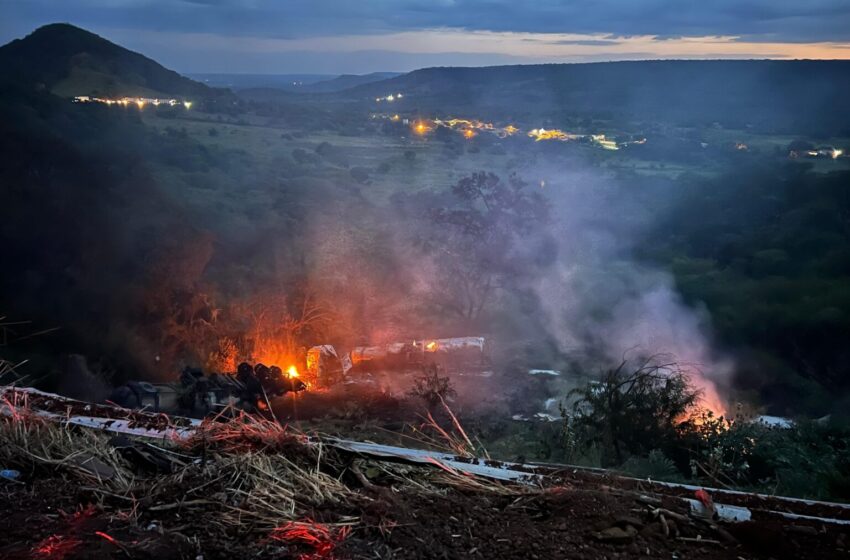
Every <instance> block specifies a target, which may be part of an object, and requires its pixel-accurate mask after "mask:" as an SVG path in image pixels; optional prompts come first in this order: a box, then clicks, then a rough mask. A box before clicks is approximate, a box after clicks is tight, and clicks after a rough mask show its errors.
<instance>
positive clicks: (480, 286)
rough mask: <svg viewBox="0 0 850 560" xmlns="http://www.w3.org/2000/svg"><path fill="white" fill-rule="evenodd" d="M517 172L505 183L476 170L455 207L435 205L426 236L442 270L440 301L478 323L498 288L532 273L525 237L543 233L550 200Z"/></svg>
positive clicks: (455, 192) (459, 187)
mask: <svg viewBox="0 0 850 560" xmlns="http://www.w3.org/2000/svg"><path fill="white" fill-rule="evenodd" d="M527 187H528V185H527V184H526V183H525V182H524V181H522V180H521V179H520V178H519V177H517V176H516V175H511V176H510V177H509V179H508V180H507V181H502V180H501V179H500V178H499V177H498V176H497V175H495V174H493V173H487V172H480V173H473V174H472V175H470V176H469V177H465V178H463V179H461V180H460V181H458V182H457V184H455V185H454V186H453V187H452V188H451V191H450V194H451V200H452V203H453V204H452V205H451V206H443V207H438V208H435V209H433V210H432V211H431V212H430V221H431V224H432V225H435V226H437V227H435V228H430V230H429V231H428V236H427V238H425V239H423V240H422V243H423V246H424V247H425V249H426V250H427V251H428V252H429V253H430V254H431V255H432V256H433V258H434V260H435V264H436V265H437V270H438V281H437V282H438V285H437V287H436V292H437V297H436V298H435V299H436V302H437V303H438V304H439V305H440V306H441V307H442V308H443V309H444V310H446V311H448V312H449V313H451V314H453V315H455V316H456V317H458V318H461V319H464V320H469V321H475V320H477V319H478V318H479V317H480V316H481V313H482V311H483V310H484V309H485V307H486V305H487V304H488V303H489V302H490V301H491V300H492V299H493V297H494V295H495V294H496V292H497V291H498V290H500V289H505V288H508V287H509V285H510V283H511V282H512V281H515V280H517V279H519V278H521V277H523V276H524V275H527V274H529V273H531V272H532V271H533V268H534V258H533V256H532V255H533V253H534V251H529V250H528V249H529V244H523V243H522V241H523V240H527V239H529V238H531V237H532V236H533V235H534V234H536V233H540V231H541V227H542V225H543V224H545V222H546V220H547V218H548V215H549V206H548V203H547V201H546V200H545V199H544V198H543V197H542V196H541V195H540V194H539V193H535V192H531V191H530V190H529V189H528V188H527Z"/></svg>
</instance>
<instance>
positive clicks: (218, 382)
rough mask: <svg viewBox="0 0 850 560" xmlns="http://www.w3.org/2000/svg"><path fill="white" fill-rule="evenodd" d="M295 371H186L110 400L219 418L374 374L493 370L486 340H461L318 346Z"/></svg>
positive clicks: (124, 389)
mask: <svg viewBox="0 0 850 560" xmlns="http://www.w3.org/2000/svg"><path fill="white" fill-rule="evenodd" d="M299 361H300V362H301V363H302V364H303V365H304V366H305V368H304V375H303V376H302V375H301V373H300V372H299V369H298V367H297V366H296V365H290V366H289V367H288V368H287V369H286V370H285V371H284V370H283V369H281V367H279V366H277V365H272V366H267V365H265V364H262V363H257V364H255V365H254V366H251V364H249V363H247V362H242V363H241V364H239V366H238V367H237V370H236V372H235V373H205V372H204V371H203V370H201V369H198V368H191V367H186V368H185V369H184V370H183V371H182V373H181V374H180V378H179V380H178V381H175V382H166V383H151V382H147V381H130V382H129V383H126V384H125V385H122V386H120V387H118V388H116V389H115V390H114V391H113V392H112V395H111V396H110V398H109V400H110V402H112V403H115V404H117V405H119V406H121V407H125V408H137V409H142V408H143V409H146V410H151V411H154V412H170V413H178V412H179V413H182V414H187V415H190V416H197V415H201V416H204V415H206V414H210V413H214V412H217V411H221V410H222V409H225V408H227V407H238V408H240V409H242V410H246V411H249V412H255V411H257V410H264V409H266V408H268V406H269V400H270V399H272V398H275V397H280V396H283V395H285V394H286V393H298V392H300V391H305V390H307V389H310V388H319V389H324V388H329V387H332V386H334V385H337V384H339V383H348V382H358V381H362V380H367V379H369V378H370V377H371V376H372V375H373V374H379V373H381V372H393V373H395V374H401V373H411V372H419V371H421V370H422V368H423V367H425V366H438V367H439V368H441V369H442V370H443V371H446V372H448V373H455V372H461V371H483V370H485V369H486V368H488V367H489V359H488V357H487V354H486V352H485V341H484V338H483V337H459V338H442V339H428V340H413V341H410V342H395V343H390V344H385V345H378V346H358V347H356V348H354V349H353V350H351V351H350V352H347V353H342V354H340V353H338V352H337V350H336V348H334V346H332V345H330V344H322V345H318V346H313V347H312V348H310V349H309V350H307V352H306V355H305V356H303V357H302V358H301V359H300V360H299Z"/></svg>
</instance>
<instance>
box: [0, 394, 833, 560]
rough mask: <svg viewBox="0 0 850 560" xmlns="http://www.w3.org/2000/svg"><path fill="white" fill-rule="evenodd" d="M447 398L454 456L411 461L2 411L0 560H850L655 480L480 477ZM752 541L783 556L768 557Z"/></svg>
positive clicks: (214, 426)
mask: <svg viewBox="0 0 850 560" xmlns="http://www.w3.org/2000/svg"><path fill="white" fill-rule="evenodd" d="M28 402H29V404H30V405H32V402H33V401H28ZM441 404H442V405H443V407H444V408H445V411H444V412H445V415H446V417H447V418H448V421H447V422H441V423H438V422H437V421H436V420H435V419H434V417H433V416H432V417H429V418H428V420H427V421H426V422H425V423H423V426H422V428H421V429H422V430H424V431H425V432H424V433H427V434H430V436H433V443H434V444H435V445H438V444H440V443H441V441H442V446H444V447H445V448H448V449H450V450H452V451H453V452H454V454H451V455H449V457H454V459H455V460H454V461H447V460H445V455H440V454H439V453H438V452H435V455H433V456H429V459H430V462H425V463H418V464H413V463H411V462H404V461H402V460H400V459H401V456H397V457H393V456H391V455H390V456H387V455H380V456H376V455H368V454H360V453H358V452H356V451H353V450H350V449H349V450H346V449H345V447H344V446H340V445H339V442H337V443H333V441H334V440H329V439H327V438H322V437H319V436H317V435H308V434H305V433H302V432H299V431H297V430H294V429H292V428H291V427H288V426H282V425H280V424H278V423H277V422H275V421H273V420H269V419H264V418H260V417H257V416H251V415H247V414H238V415H237V414H234V415H232V416H230V417H228V418H227V419H226V420H225V418H224V417H221V418H216V419H210V420H207V421H204V422H203V423H201V424H200V425H199V426H197V427H193V429H192V430H191V435H190V436H189V437H187V438H185V439H182V440H179V441H177V440H171V441H169V440H165V439H163V440H159V441H156V443H154V442H153V440H143V439H128V438H126V437H124V436H112V435H110V434H108V433H106V432H104V431H97V430H92V429H86V428H81V427H78V426H72V425H70V424H69V423H67V422H64V421H63V417H61V416H56V415H54V416H52V417H50V418H48V417H46V416H43V415H42V414H43V413H44V411H41V410H40V409H35V408H28V407H27V406H22V405H21V403H18V404H17V405H13V403H11V402H8V401H4V402H3V403H0V466H2V468H7V469H16V470H18V471H20V477H19V478H18V479H17V480H11V481H0V516H3V517H4V519H6V520H7V530H6V531H5V533H4V536H3V538H2V539H0V557H11V558H18V557H20V558H26V557H30V558H52V559H60V558H61V559H66V560H71V559H74V558H91V557H120V558H164V557H168V558H172V557H176V558H191V559H197V558H198V557H202V558H204V559H205V560H210V559H213V558H228V559H230V560H232V559H242V558H256V557H269V558H298V559H299V560H319V559H326V560H330V559H332V558H386V559H390V558H460V557H470V558H474V557H477V556H480V557H483V558H487V557H491V558H524V559H527V558H535V557H537V558H555V557H576V558H598V557H600V556H608V557H612V556H614V555H620V556H622V557H638V556H650V557H652V556H665V557H668V556H670V555H671V554H675V555H678V556H680V557H692V558H711V559H714V558H736V557H740V556H741V555H742V554H745V555H746V556H747V557H753V558H758V557H765V558H766V557H773V558H781V557H783V555H782V554H779V555H777V554H776V552H777V551H781V550H786V551H791V552H793V553H794V554H795V557H820V558H826V557H834V556H835V555H836V552H835V551H839V553H843V552H841V551H843V550H845V549H846V546H845V544H844V542H843V539H844V537H843V533H841V532H840V531H836V530H835V528H834V527H832V526H830V527H826V526H822V527H821V526H819V525H818V524H817V523H815V522H811V521H805V520H804V521H801V522H799V523H795V524H794V525H793V526H790V527H786V525H787V522H781V523H776V522H771V521H769V520H768V519H767V518H763V519H761V520H759V523H758V524H757V525H754V524H752V523H750V524H749V525H747V524H733V525H735V526H733V525H728V526H725V527H724V525H723V524H721V523H720V522H718V521H717V519H716V518H715V517H708V518H706V517H704V516H697V517H694V514H693V513H692V512H690V511H689V509H688V507H687V502H686V500H683V497H687V496H679V495H677V494H676V493H675V492H673V491H669V492H667V493H653V492H654V491H657V490H659V488H658V487H657V486H652V487H651V489H650V486H649V485H651V483H649V482H648V481H639V480H634V479H629V480H624V479H617V478H612V477H610V476H608V475H604V474H600V473H595V474H591V473H587V472H582V471H578V470H574V469H571V470H568V471H559V470H552V469H549V470H550V471H551V472H550V474H549V475H548V476H547V477H544V478H539V479H536V480H537V482H535V483H534V484H523V483H510V482H497V481H495V480H492V479H490V478H484V477H482V476H473V475H472V474H470V472H474V471H473V469H472V465H481V464H482V463H481V462H482V460H481V459H478V458H476V457H477V456H476V455H475V454H476V453H480V450H481V448H480V443H478V442H476V441H475V440H474V438H470V437H469V433H468V432H467V431H466V430H464V428H463V426H462V425H461V423H460V422H459V420H458V419H457V417H456V416H454V414H452V412H451V410H450V409H449V408H448V407H447V406H446V405H445V403H441ZM3 405H5V406H3ZM68 414H69V415H71V413H70V412H69V413H68ZM65 418H67V417H65ZM443 424H444V425H445V426H443ZM430 436H429V437H430ZM478 456H480V455H478ZM464 462H465V463H466V464H468V465H469V471H467V470H466V466H465V463H464ZM483 465H486V466H487V467H496V466H498V465H499V463H498V462H496V461H490V460H486V459H484V460H483ZM530 480H531V479H529V480H527V481H530ZM644 482H646V484H647V486H644ZM700 492H702V496H701V495H700V493H697V495H696V497H697V498H698V499H700V500H702V499H707V500H709V502H710V496H708V495H707V494H705V492H703V491H700ZM690 495H693V493H691V494H690ZM724 499H727V500H728V499H729V496H725V497H724ZM742 499H743V498H742ZM712 507H713V506H712ZM814 513H817V512H814ZM833 513H834V512H833ZM820 514H821V515H823V514H824V513H820ZM810 519H813V518H810ZM727 528H728V530H727ZM747 531H750V533H748V532H747ZM753 535H755V537H756V538H762V537H765V536H766V535H767V536H768V537H769V538H770V539H772V540H773V541H775V542H776V543H779V544H778V545H777V546H774V547H771V548H770V549H765V550H764V551H760V549H759V548H758V546H759V545H758V543H757V542H756V543H755V544H754V543H753V542H751V541H752V539H753V538H754V537H753ZM748 539H749V540H748ZM805 547H809V548H805Z"/></svg>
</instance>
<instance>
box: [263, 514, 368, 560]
mask: <svg viewBox="0 0 850 560" xmlns="http://www.w3.org/2000/svg"><path fill="white" fill-rule="evenodd" d="M350 532H351V527H350V526H348V525H326V524H324V523H319V522H317V521H313V520H312V519H307V520H305V521H289V522H287V523H284V524H283V525H281V526H280V527H275V528H274V529H273V530H272V532H271V533H270V534H269V539H270V540H273V541H278V542H284V543H286V544H288V545H291V546H295V547H298V548H302V549H305V550H306V551H305V552H304V553H302V554H299V555H298V556H295V558H298V559H299V560H319V559H331V558H333V557H334V555H333V552H334V549H335V548H336V547H337V546H339V544H340V543H341V542H342V541H344V540H345V539H346V538H347V537H348V535H349V533H350Z"/></svg>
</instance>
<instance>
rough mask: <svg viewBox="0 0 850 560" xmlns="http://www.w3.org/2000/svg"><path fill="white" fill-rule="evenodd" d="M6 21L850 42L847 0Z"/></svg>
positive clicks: (44, 14) (314, 2)
mask: <svg viewBox="0 0 850 560" xmlns="http://www.w3.org/2000/svg"><path fill="white" fill-rule="evenodd" d="M0 6H3V8H2V12H3V14H4V19H7V18H11V19H13V20H15V19H27V20H30V21H32V20H37V19H41V20H49V21H54V20H68V19H76V20H84V21H90V22H95V23H97V24H98V25H100V26H101V27H136V28H143V29H156V30H163V31H183V32H188V31H193V32H198V31H201V32H210V33H220V34H225V35H242V34H248V35H254V36H265V37H295V36H320V35H338V34H343V33H345V34H358V33H386V32H392V31H404V30H416V29H422V28H435V27H449V28H462V29H470V30H491V31H523V32H543V33H610V34H613V35H641V34H653V35H664V36H678V35H688V36H691V35H744V36H747V37H761V38H766V39H768V38H769V39H770V40H772V41H805V42H810V41H845V40H850V2H848V1H847V0H805V1H803V0H798V1H787V0H714V1H703V2H683V1H682V0H594V1H593V2H586V1H579V0H525V1H520V0H392V1H389V0H359V1H352V0H286V1H277V0H267V1H258V0H180V1H175V0H144V1H142V0H114V1H106V0H62V1H61V2H56V1H55V0H25V1H20V0H17V1H15V0H2V1H0Z"/></svg>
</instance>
